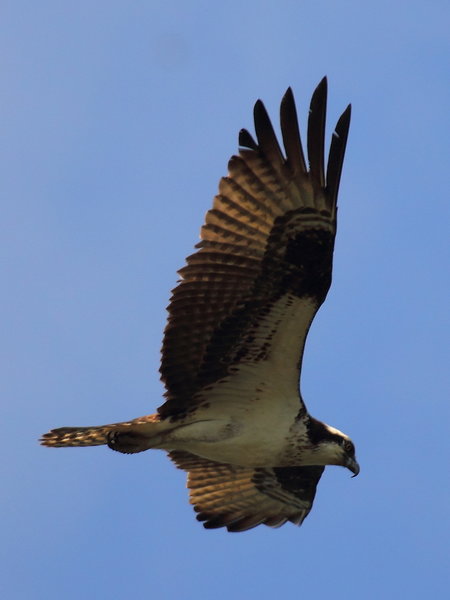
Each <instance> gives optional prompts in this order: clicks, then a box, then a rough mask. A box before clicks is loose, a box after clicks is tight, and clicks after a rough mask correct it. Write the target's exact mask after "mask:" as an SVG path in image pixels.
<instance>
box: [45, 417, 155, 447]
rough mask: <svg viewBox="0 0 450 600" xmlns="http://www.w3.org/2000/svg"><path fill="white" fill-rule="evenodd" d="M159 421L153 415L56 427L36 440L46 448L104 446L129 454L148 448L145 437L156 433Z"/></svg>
mask: <svg viewBox="0 0 450 600" xmlns="http://www.w3.org/2000/svg"><path fill="white" fill-rule="evenodd" d="M160 421H161V418H160V416H159V415H158V414H154V415H146V416H144V417H138V418H137V419H133V420H132V421H123V422H122V423H111V424H109V425H99V426H97V427H59V428H58V429H52V430H51V431H49V432H48V433H44V435H43V436H42V437H41V439H40V440H39V441H40V442H41V444H42V445H43V446H48V447H50V448H64V447H70V446H104V445H107V446H109V447H110V448H111V449H112V450H117V451H118V452H125V453H126V454H132V453H134V452H141V451H142V450H147V449H148V448H149V447H150V446H149V445H148V439H147V438H148V437H152V436H154V435H156V434H157V433H158V432H157V430H155V426H156V427H157V426H158V424H159V423H160Z"/></svg>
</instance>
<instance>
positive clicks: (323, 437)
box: [308, 417, 359, 477]
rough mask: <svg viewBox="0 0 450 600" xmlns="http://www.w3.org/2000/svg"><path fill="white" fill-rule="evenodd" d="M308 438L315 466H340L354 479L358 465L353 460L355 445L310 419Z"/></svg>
mask: <svg viewBox="0 0 450 600" xmlns="http://www.w3.org/2000/svg"><path fill="white" fill-rule="evenodd" d="M308 437H309V440H310V442H311V447H310V448H311V451H312V456H313V457H314V460H316V461H320V462H315V464H321V465H340V466H342V467H347V469H350V471H351V472H352V473H353V477H356V475H358V473H359V464H358V462H357V461H356V458H355V445H354V444H353V442H352V440H351V439H350V438H349V437H348V435H345V433H342V431H339V429H335V428H334V427H331V426H330V425H326V424H325V423H322V422H321V421H318V420H317V419H313V418H312V417H311V419H310V422H309V426H308Z"/></svg>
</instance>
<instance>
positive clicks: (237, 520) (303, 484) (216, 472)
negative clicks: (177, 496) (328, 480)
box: [169, 451, 324, 531]
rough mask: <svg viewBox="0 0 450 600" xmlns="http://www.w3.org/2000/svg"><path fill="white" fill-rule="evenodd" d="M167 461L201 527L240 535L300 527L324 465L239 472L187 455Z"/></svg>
mask: <svg viewBox="0 0 450 600" xmlns="http://www.w3.org/2000/svg"><path fill="white" fill-rule="evenodd" d="M169 457H170V458H171V459H172V460H173V461H174V462H175V464H176V465H177V467H178V468H179V469H183V470H185V471H187V473H188V480H187V485H188V488H189V489H190V501H191V504H193V505H194V510H195V511H196V512H197V513H198V515H197V519H198V520H199V521H202V522H203V525H204V527H206V528H207V529H213V528H217V527H226V528H227V529H228V531H245V530H246V529H251V528H252V527H256V526H257V525H261V524H264V525H269V526H270V527H279V526H280V525H283V524H284V523H286V522H287V521H291V522H292V523H295V524H296V525H301V523H302V522H303V520H304V519H305V517H306V516H307V515H308V513H309V511H310V510H311V507H312V504H313V500H314V496H315V493H316V487H317V484H318V482H319V479H320V477H321V475H322V473H323V470H324V467H290V468H275V469H263V468H256V469H251V468H244V467H238V466H234V465H229V464H223V463H216V462H212V461H209V460H206V459H204V458H201V457H199V456H195V455H194V454H190V453H188V452H179V451H174V452H170V453H169Z"/></svg>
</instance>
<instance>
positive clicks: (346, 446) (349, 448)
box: [344, 440, 355, 454]
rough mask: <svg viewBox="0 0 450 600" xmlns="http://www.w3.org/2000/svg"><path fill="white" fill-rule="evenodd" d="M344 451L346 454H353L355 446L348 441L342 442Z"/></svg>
mask: <svg viewBox="0 0 450 600" xmlns="http://www.w3.org/2000/svg"><path fill="white" fill-rule="evenodd" d="M344 450H345V451H346V452H347V454H354V453H355V446H354V445H353V443H352V442H350V440H345V441H344Z"/></svg>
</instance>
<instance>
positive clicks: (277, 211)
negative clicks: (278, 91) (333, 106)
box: [159, 80, 349, 417]
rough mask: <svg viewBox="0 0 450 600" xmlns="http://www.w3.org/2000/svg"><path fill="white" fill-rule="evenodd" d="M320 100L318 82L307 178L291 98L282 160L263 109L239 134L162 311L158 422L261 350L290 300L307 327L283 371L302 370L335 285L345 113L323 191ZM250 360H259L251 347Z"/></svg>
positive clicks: (284, 113) (285, 107)
mask: <svg viewBox="0 0 450 600" xmlns="http://www.w3.org/2000/svg"><path fill="white" fill-rule="evenodd" d="M326 93H327V89H326V81H325V80H324V81H322V82H321V84H319V86H318V88H317V90H316V91H315V93H314V96H313V100H312V102H311V109H310V118H309V125H308V153H309V162H310V171H309V172H307V171H306V166H305V159H304V156H303V150H302V146H301V141H300V135H299V128H298V122H297V115H296V111H295V103H294V98H293V95H292V92H291V91H290V90H288V92H287V93H286V95H285V97H284V98H283V101H282V104H281V127H282V134H283V141H284V146H285V151H286V158H284V156H283V154H282V152H281V149H280V147H279V145H278V142H277V139H276V136H275V133H274V131H273V127H272V125H271V123H270V120H269V117H268V115H267V112H266V110H265V108H264V106H263V104H262V103H261V102H260V101H258V102H257V104H256V106H255V113H254V116H255V130H256V138H257V142H256V141H255V140H254V139H253V138H252V136H251V135H250V134H249V133H248V132H247V131H245V130H243V131H241V133H240V142H241V144H245V145H246V146H247V148H243V149H241V150H240V153H239V156H234V157H232V158H231V160H230V162H229V165H228V168H229V175H228V177H225V178H223V179H222V180H221V182H220V186H219V195H218V196H216V198H215V199H214V205H213V208H212V209H211V210H210V211H209V212H208V213H207V215H206V220H205V225H204V226H203V227H202V230H201V241H200V243H199V244H198V246H197V248H198V250H197V252H196V253H195V254H193V255H192V256H189V257H188V258H187V265H186V266H185V267H184V268H183V269H182V270H181V271H180V275H181V281H180V283H179V285H178V286H177V287H176V288H175V290H174V291H173V295H172V298H171V302H170V305H169V308H168V311H169V317H168V323H167V327H166V329H165V335H164V341H163V349H162V361H161V376H162V379H163V381H164V382H165V384H166V389H167V393H166V398H167V402H166V403H165V404H164V405H163V406H162V407H160V409H159V413H160V414H161V416H162V417H168V416H174V415H179V414H181V413H183V412H186V411H187V410H190V409H192V407H193V406H194V405H195V399H194V396H195V394H196V393H197V392H199V391H200V390H201V389H203V388H204V387H205V386H208V385H211V384H212V383H214V382H215V381H217V380H218V379H219V378H222V377H224V376H226V375H227V374H228V373H229V369H230V368H231V367H232V366H233V364H236V362H237V361H238V360H241V359H242V356H243V353H244V348H243V346H244V345H247V350H248V345H249V344H252V343H253V344H254V345H255V344H260V343H263V342H264V343H266V342H267V340H265V341H264V340H261V339H259V338H258V339H257V340H256V341H255V339H254V337H255V336H254V335H253V333H252V332H253V331H254V330H255V327H256V324H257V323H258V320H259V322H260V321H261V318H263V317H264V316H265V315H267V314H269V313H270V310H271V309H272V307H273V306H274V303H275V302H276V301H277V300H278V299H280V298H281V297H282V296H283V295H286V294H288V295H294V296H295V297H298V298H307V299H308V301H309V303H310V304H309V305H308V304H307V303H304V304H303V305H302V306H303V308H302V309H301V310H305V307H306V308H307V313H305V314H304V315H303V317H302V315H299V318H300V317H302V323H304V327H303V326H302V329H301V334H299V337H298V340H297V343H296V350H295V353H294V354H293V355H292V356H286V364H289V365H292V368H293V369H294V368H295V369H297V370H298V368H299V365H300V363H301V355H302V350H303V344H304V339H305V337H306V334H307V331H308V328H309V324H310V322H311V320H312V318H313V317H314V313H315V312H316V310H317V308H318V307H319V306H320V304H321V303H322V302H323V300H324V298H325V296H326V293H327V290H328V288H329V285H330V282H331V266H332V253H333V245H334V235H335V216H336V211H335V203H336V195H337V188H338V185H339V177H340V172H341V168H342V161H343V156H344V150H345V142H346V139H347V131H348V126H349V119H348V118H347V117H349V114H348V115H347V117H345V118H344V117H343V118H341V120H340V121H339V123H340V126H339V127H340V132H339V139H337V137H336V136H335V139H334V140H333V143H332V147H331V151H330V158H329V166H328V177H330V189H329V190H328V189H327V187H326V182H325V181H324V175H323V171H324V166H323V146H324V142H323V136H324V124H325V107H326ZM345 114H346V113H344V115H345ZM316 138H317V139H316ZM308 306H310V308H308ZM291 318H292V314H291ZM297 346H298V349H297ZM274 351H277V349H275V350H274ZM247 354H248V355H250V354H251V356H252V357H253V358H254V357H263V356H264V353H263V352H258V350H257V348H256V349H255V348H254V349H253V352H252V353H250V354H249V353H248V352H247Z"/></svg>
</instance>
